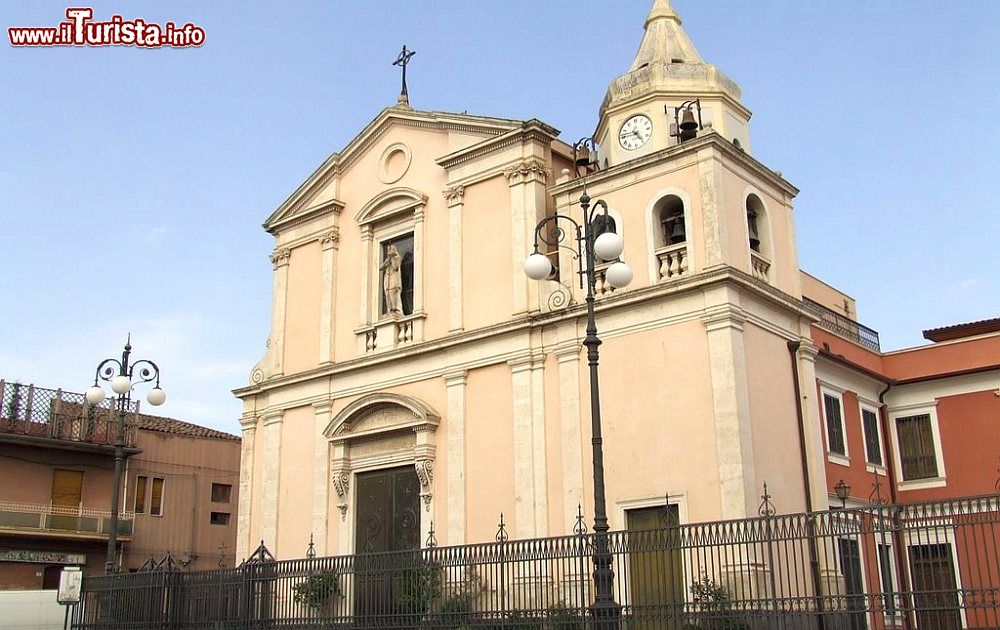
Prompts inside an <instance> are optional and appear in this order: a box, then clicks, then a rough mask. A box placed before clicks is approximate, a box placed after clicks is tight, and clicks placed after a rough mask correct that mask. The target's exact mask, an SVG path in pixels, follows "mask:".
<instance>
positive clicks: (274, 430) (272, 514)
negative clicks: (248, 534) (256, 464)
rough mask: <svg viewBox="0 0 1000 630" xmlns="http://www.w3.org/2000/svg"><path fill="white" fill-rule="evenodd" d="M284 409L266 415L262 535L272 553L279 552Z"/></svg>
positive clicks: (262, 467)
mask: <svg viewBox="0 0 1000 630" xmlns="http://www.w3.org/2000/svg"><path fill="white" fill-rule="evenodd" d="M283 415H284V412H282V411H280V410H279V411H275V412H271V413H269V414H268V415H265V416H264V444H263V446H262V448H263V453H262V455H263V461H262V466H261V519H260V520H261V529H260V536H261V538H262V539H263V540H264V544H265V545H266V546H267V547H268V549H270V550H271V553H273V554H275V556H277V554H278V551H279V550H278V501H279V500H280V494H279V487H278V486H279V483H280V476H281V420H282V417H283Z"/></svg>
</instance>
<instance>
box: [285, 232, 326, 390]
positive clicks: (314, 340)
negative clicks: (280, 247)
mask: <svg viewBox="0 0 1000 630" xmlns="http://www.w3.org/2000/svg"><path fill="white" fill-rule="evenodd" d="M321 257H322V250H321V248H320V244H319V242H318V241H312V242H310V243H307V244H304V245H302V246H300V247H295V248H293V249H292V255H291V259H290V261H289V266H288V294H287V298H286V305H287V306H286V310H285V335H284V350H285V357H284V367H285V373H286V374H294V373H296V372H302V371H305V370H310V369H312V368H314V367H316V366H317V365H318V364H319V315H320V294H321V286H320V285H321V282H322V275H321V274H322V262H321Z"/></svg>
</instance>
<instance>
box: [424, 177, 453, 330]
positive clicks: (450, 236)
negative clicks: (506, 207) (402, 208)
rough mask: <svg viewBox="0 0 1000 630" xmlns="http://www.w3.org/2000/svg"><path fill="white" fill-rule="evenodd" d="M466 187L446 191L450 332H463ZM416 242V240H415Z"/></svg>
mask: <svg viewBox="0 0 1000 630" xmlns="http://www.w3.org/2000/svg"><path fill="white" fill-rule="evenodd" d="M464 196H465V186H455V187H454V188H449V189H448V190H446V191H444V197H445V200H446V201H447V203H448V330H449V331H450V332H455V331H459V330H462V211H463V209H464V205H463V204H462V198H463V197H464ZM414 240H416V239H414Z"/></svg>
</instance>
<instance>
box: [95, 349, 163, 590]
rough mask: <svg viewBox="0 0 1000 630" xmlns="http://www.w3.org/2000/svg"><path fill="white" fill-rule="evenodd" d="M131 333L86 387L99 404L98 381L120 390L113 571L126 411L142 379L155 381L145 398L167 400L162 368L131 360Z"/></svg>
mask: <svg viewBox="0 0 1000 630" xmlns="http://www.w3.org/2000/svg"><path fill="white" fill-rule="evenodd" d="M131 340H132V337H131V335H129V338H128V340H127V341H126V342H125V350H124V351H123V352H122V358H121V360H120V361H119V360H118V359H104V360H103V361H101V362H100V363H99V364H98V365H97V370H96V371H95V372H94V385H93V387H91V388H90V389H88V390H87V394H86V399H87V402H88V403H90V404H91V405H99V404H101V403H102V402H104V398H105V394H104V389H102V388H101V386H100V385H98V381H106V382H108V383H110V384H111V389H112V391H114V393H115V394H117V398H116V399H115V401H114V407H113V408H114V409H115V410H116V411H117V414H118V430H117V432H116V434H115V443H114V447H115V485H114V486H113V487H112V488H111V525H110V531H109V532H108V560H107V562H105V564H104V569H105V572H106V573H114V572H115V567H116V565H117V555H118V552H117V550H116V546H117V544H118V501H119V498H120V496H121V480H122V463H123V462H124V461H125V415H126V414H127V413H128V411H129V408H130V406H131V403H132V388H133V387H134V386H135V385H137V384H139V383H152V382H153V381H156V385H154V386H153V389H151V390H149V393H148V394H147V395H146V400H147V401H149V404H151V405H153V406H159V405H162V404H163V403H164V402H165V401H166V400H167V394H166V393H165V392H164V391H163V390H162V389H160V368H158V367H157V366H156V364H155V363H153V362H152V361H147V360H145V359H140V360H139V361H134V362H132V363H130V362H129V356H130V355H131V354H132V345H131Z"/></svg>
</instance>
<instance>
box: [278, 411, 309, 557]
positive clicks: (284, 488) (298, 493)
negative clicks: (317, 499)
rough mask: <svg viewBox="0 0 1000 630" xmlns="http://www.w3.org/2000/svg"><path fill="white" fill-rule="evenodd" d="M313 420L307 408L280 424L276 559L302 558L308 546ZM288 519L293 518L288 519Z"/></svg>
mask: <svg viewBox="0 0 1000 630" xmlns="http://www.w3.org/2000/svg"><path fill="white" fill-rule="evenodd" d="M313 420H314V412H313V407H312V406H311V405H310V406H307V407H296V408H294V409H288V410H286V411H285V413H284V416H283V418H282V421H281V451H282V457H281V460H280V461H281V469H280V473H279V478H278V479H279V481H278V529H277V544H276V545H275V546H274V547H270V549H271V552H272V553H273V554H274V555H275V557H278V558H300V557H303V556H304V555H305V553H306V547H307V546H308V544H309V534H310V533H311V519H310V518H309V516H310V514H311V506H312V504H313V487H312V484H313V458H312V453H313V446H314V439H315V436H314V430H313V427H314V423H313ZM287 515H295V516H293V517H291V518H289V517H288V516H287ZM268 545H269V546H270V541H268Z"/></svg>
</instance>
